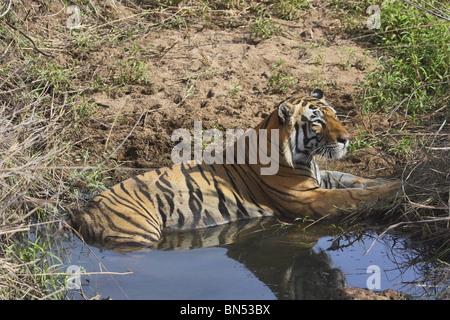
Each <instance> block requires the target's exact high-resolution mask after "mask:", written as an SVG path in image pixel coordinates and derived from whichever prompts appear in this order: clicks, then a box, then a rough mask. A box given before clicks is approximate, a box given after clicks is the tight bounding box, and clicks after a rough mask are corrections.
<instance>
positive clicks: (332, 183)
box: [320, 170, 391, 189]
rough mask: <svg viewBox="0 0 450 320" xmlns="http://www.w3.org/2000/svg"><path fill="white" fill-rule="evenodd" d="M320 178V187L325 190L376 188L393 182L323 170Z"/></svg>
mask: <svg viewBox="0 0 450 320" xmlns="http://www.w3.org/2000/svg"><path fill="white" fill-rule="evenodd" d="M320 176H321V183H320V187H321V188H324V189H343V188H365V187H375V186H382V185H384V184H387V183H389V182H391V181H389V180H386V179H383V178H377V179H366V178H361V177H358V176H355V175H353V174H350V173H345V172H339V171H328V170H321V171H320Z"/></svg>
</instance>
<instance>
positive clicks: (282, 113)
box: [278, 101, 294, 126]
mask: <svg viewBox="0 0 450 320" xmlns="http://www.w3.org/2000/svg"><path fill="white" fill-rule="evenodd" d="M293 113H294V111H293V110H292V108H291V106H290V105H289V103H288V102H286V101H283V102H282V103H280V105H279V106H278V120H279V121H280V123H281V125H283V126H284V125H286V124H288V123H289V120H290V119H291V117H292V114H293Z"/></svg>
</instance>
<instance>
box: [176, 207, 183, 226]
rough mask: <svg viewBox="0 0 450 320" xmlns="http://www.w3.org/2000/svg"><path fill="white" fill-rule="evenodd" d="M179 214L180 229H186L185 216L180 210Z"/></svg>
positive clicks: (178, 210)
mask: <svg viewBox="0 0 450 320" xmlns="http://www.w3.org/2000/svg"><path fill="white" fill-rule="evenodd" d="M177 213H178V228H180V229H182V228H183V227H184V221H185V220H184V215H183V213H182V212H181V210H180V209H177Z"/></svg>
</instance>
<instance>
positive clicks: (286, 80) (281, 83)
mask: <svg viewBox="0 0 450 320" xmlns="http://www.w3.org/2000/svg"><path fill="white" fill-rule="evenodd" d="M284 63H285V61H283V60H281V59H278V62H277V64H276V65H275V66H274V72H275V73H274V74H273V75H272V76H271V77H270V78H269V86H270V87H271V88H272V90H274V91H276V92H284V93H286V92H288V90H289V89H293V88H294V87H295V78H294V77H291V76H288V75H286V74H285V73H284V72H285V71H284V70H283V68H282V65H283V64H284Z"/></svg>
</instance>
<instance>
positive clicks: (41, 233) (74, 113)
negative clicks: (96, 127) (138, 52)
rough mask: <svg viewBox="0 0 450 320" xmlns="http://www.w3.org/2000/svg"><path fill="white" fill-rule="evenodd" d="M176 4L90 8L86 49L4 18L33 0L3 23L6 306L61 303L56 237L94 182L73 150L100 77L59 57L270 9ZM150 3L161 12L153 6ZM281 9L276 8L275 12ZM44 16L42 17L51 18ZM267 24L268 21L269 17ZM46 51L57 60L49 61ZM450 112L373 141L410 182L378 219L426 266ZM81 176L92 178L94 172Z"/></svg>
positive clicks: (445, 222)
mask: <svg viewBox="0 0 450 320" xmlns="http://www.w3.org/2000/svg"><path fill="white" fill-rule="evenodd" d="M176 2H177V1H173V4H171V5H161V7H160V8H159V9H148V10H147V8H145V9H143V8H144V7H141V6H139V5H137V4H134V2H132V1H124V3H125V4H124V5H121V4H120V2H119V1H115V0H111V1H107V2H105V3H102V4H101V5H100V4H99V1H89V5H88V6H87V8H88V9H89V10H90V11H89V12H87V13H86V15H85V16H84V19H86V20H87V21H88V22H91V21H97V23H96V24H95V25H89V23H87V25H88V27H87V29H83V30H79V31H77V32H82V33H83V34H84V35H85V37H84V38H83V37H78V38H77V39H81V40H83V41H81V40H79V42H78V43H77V42H76V40H75V38H72V37H70V34H68V33H67V32H66V33H60V34H57V36H55V37H53V38H52V39H47V41H44V40H42V39H40V38H39V36H38V35H39V34H40V32H47V31H48V30H46V29H44V27H43V26H41V27H42V30H41V29H39V30H37V31H36V32H35V33H33V35H32V36H31V35H28V37H30V39H31V37H32V38H33V39H34V41H33V42H30V39H27V36H24V33H25V31H22V30H20V31H19V30H18V29H14V28H11V27H9V26H8V25H7V24H5V23H3V22H2V21H3V20H1V19H11V20H8V21H13V22H16V21H21V20H20V19H22V18H23V17H24V16H26V15H27V13H26V12H27V10H25V8H26V5H27V1H15V5H13V6H12V7H11V9H10V11H9V12H8V14H6V15H5V16H4V17H2V18H0V38H1V42H0V98H1V99H0V137H1V138H0V299H23V298H27V299H30V298H31V299H47V298H52V297H53V298H55V297H56V298H60V297H61V296H58V291H59V290H61V289H60V288H61V285H62V284H61V281H62V280H61V277H60V276H54V275H52V274H55V272H53V271H54V270H55V268H57V267H58V263H59V260H58V258H57V257H55V256H53V255H52V254H51V253H50V252H51V248H50V247H48V246H49V243H51V242H52V241H54V239H55V238H56V237H55V234H56V233H57V230H58V225H59V224H63V221H62V219H63V214H64V212H66V211H68V210H67V209H68V208H69V207H70V206H75V205H77V204H78V200H79V199H78V197H77V195H76V191H77V188H78V184H81V185H83V186H85V185H86V184H87V183H88V182H87V181H86V180H88V179H90V178H89V177H88V176H86V175H83V176H81V175H80V171H79V170H78V169H77V168H74V167H73V157H72V154H71V150H72V148H73V145H74V144H75V142H74V141H71V133H72V132H73V130H74V129H75V128H76V125H77V123H78V122H79V121H80V118H82V117H85V116H86V115H89V112H90V111H89V110H87V111H86V109H85V106H86V105H85V104H84V101H83V96H82V93H83V91H84V90H89V89H90V88H91V87H92V86H93V84H94V83H93V81H95V79H91V78H90V75H89V70H87V69H86V70H80V69H77V70H71V69H70V67H67V66H66V65H59V64H58V63H59V62H58V56H57V55H58V53H59V52H65V53H67V54H68V55H69V56H71V57H74V59H80V60H82V59H83V56H84V55H87V54H88V53H87V51H88V50H89V49H90V48H92V47H95V46H101V45H102V44H103V43H104V42H102V41H106V40H105V39H107V41H110V42H111V43H115V42H118V41H120V38H121V37H124V35H125V33H120V32H118V30H120V29H124V30H127V31H129V32H130V33H132V34H133V30H135V29H138V28H144V29H141V30H140V31H139V37H141V36H143V35H145V34H146V33H148V32H151V30H153V29H152V28H161V29H163V28H182V27H184V26H185V25H186V24H187V23H194V22H195V21H197V20H202V24H204V25H205V27H208V26H209V25H211V24H213V25H214V27H216V28H217V27H223V26H227V27H229V28H234V27H238V26H242V25H245V24H249V21H250V18H252V19H253V18H254V13H255V12H257V11H258V9H261V5H260V4H258V3H257V2H256V3H253V2H252V4H256V6H255V7H253V8H252V7H251V6H250V4H249V5H248V6H244V5H241V3H245V1H244V2H236V1H228V2H227V1H224V2H221V1H214V3H215V7H213V6H211V7H206V8H205V7H204V4H203V3H200V2H198V3H197V5H196V6H192V7H182V8H181V7H179V6H178V5H177V4H175V3H176ZM194 2H195V1H194ZM136 3H138V2H136ZM144 3H147V4H152V5H154V3H153V2H152V1H146V2H144ZM171 3H172V2H171ZM46 6H48V7H47V8H49V7H50V6H51V5H50V4H46ZM124 8H125V9H126V15H125V16H126V17H130V19H129V20H127V19H124V18H123V17H124V15H122V16H121V11H120V10H122V9H124ZM276 8H277V7H275V6H269V9H270V10H272V11H273V10H275V9H276ZM44 9H45V8H44ZM44 9H42V10H43V13H42V15H48V13H45V10H44ZM269 9H268V10H269ZM30 10H40V9H36V8H35V7H33V8H31V9H30ZM252 10H253V11H252ZM277 10H279V9H277ZM250 11H252V15H250V14H249V12H250ZM272 11H271V12H272ZM28 12H29V11H28ZM19 13H20V14H19ZM264 18H265V19H266V20H264V21H266V22H267V21H268V18H267V17H264ZM149 20H150V21H152V23H149ZM17 25H20V24H17ZM108 26H113V27H114V28H111V29H110V28H107V27H108ZM122 27H123V28H122ZM253 27H254V28H256V27H258V28H260V29H258V30H257V31H258V32H259V33H258V32H256V31H255V34H262V30H264V29H263V28H264V27H267V25H255V26H253ZM145 28H147V29H145ZM111 30H113V31H114V32H113V33H111ZM116 31H117V32H116ZM266 31H267V30H266ZM269 31H270V30H269ZM54 32H55V33H56V30H54ZM25 34H26V33H25ZM132 36H135V35H132ZM41 40H42V41H41ZM43 43H44V44H45V45H43ZM168 50H170V48H169V49H168ZM42 52H44V53H46V54H52V55H53V56H52V57H45V58H44V57H43V56H42ZM166 53H167V52H166ZM163 54H165V53H163ZM162 57H164V56H162ZM161 59H162V58H161ZM130 78H131V77H130ZM84 80H86V81H84ZM128 80H130V79H128ZM131 80H133V79H131ZM134 80H136V79H134ZM115 85H117V84H115ZM446 110H447V109H446V108H443V109H441V110H437V111H435V112H434V114H433V115H432V116H433V117H432V118H431V115H430V119H428V120H430V121H429V122H428V124H429V125H426V124H425V125H420V126H419V125H417V124H414V123H411V122H408V121H407V120H405V119H400V120H398V121H395V122H390V125H389V126H387V127H384V128H383V129H380V128H377V130H374V131H373V132H371V134H372V136H373V138H374V139H375V140H376V141H381V144H382V148H384V149H385V150H387V151H389V152H390V153H391V154H394V155H395V156H396V157H397V159H399V164H401V165H399V167H401V168H402V169H401V171H399V172H398V174H397V177H401V179H402V180H403V182H404V190H403V191H404V193H403V195H402V196H400V197H398V198H397V200H396V202H395V205H394V206H393V207H392V206H390V207H389V208H386V207H383V208H381V209H380V207H378V208H377V209H376V211H377V212H382V214H380V215H378V218H379V219H378V221H381V230H380V231H381V232H382V231H388V232H391V231H398V232H404V233H405V234H407V235H410V236H413V237H415V238H417V239H420V241H421V242H422V243H424V244H425V245H426V246H425V248H427V249H426V250H424V251H426V252H427V253H429V254H430V255H428V256H427V258H430V259H431V258H432V259H441V260H442V261H447V262H448V261H449V260H450V252H449V247H450V246H449V241H450V231H449V230H450V229H449V225H450V209H449V193H450V189H449V183H448V181H449V170H448V168H449V163H448V161H449V160H448V159H449V140H448V132H449V130H448V129H449V126H448V124H447V122H446V121H445V120H446V117H448V113H446V112H447V111H446ZM431 120H433V121H431ZM426 123H427V122H426ZM371 126H372V124H371V123H369V124H368V125H367V127H368V128H369V130H368V131H370V127H371ZM385 138H389V139H385ZM81 171H82V172H83V173H86V172H87V170H86V168H84V169H82V170H81ZM44 225H45V226H48V225H52V228H44V227H43V226H44ZM41 229H42V230H41ZM36 274H46V276H43V277H41V276H36ZM448 274H449V273H448V264H447V263H445V262H444V263H443V268H441V269H439V272H438V271H436V272H434V273H433V275H432V276H435V277H436V279H437V280H436V281H437V282H441V283H445V281H447V282H448ZM52 294H53V295H54V296H52Z"/></svg>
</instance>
